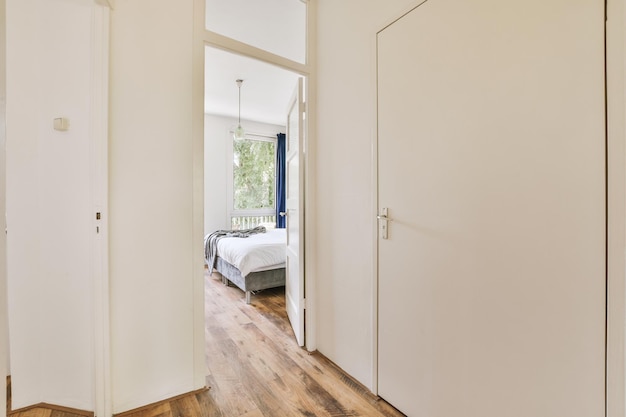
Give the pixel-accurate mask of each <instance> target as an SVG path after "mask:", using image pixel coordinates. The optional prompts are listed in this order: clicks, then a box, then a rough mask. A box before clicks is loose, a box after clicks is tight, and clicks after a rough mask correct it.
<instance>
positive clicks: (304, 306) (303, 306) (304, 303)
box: [302, 298, 306, 308]
mask: <svg viewBox="0 0 626 417" xmlns="http://www.w3.org/2000/svg"><path fill="white" fill-rule="evenodd" d="M302 308H306V298H303V299H302Z"/></svg>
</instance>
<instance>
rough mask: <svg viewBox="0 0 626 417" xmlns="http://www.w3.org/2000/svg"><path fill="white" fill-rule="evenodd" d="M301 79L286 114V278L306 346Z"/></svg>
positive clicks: (292, 315) (292, 317)
mask: <svg viewBox="0 0 626 417" xmlns="http://www.w3.org/2000/svg"><path fill="white" fill-rule="evenodd" d="M302 84H303V82H302V78H299V79H298V85H297V86H296V91H295V92H294V94H293V97H292V99H291V101H290V104H289V109H288V114H287V157H286V164H285V165H286V166H287V181H286V183H287V187H286V192H287V196H286V197H287V198H286V210H287V211H286V213H287V221H286V227H287V277H286V282H285V303H286V306H287V315H288V316H289V321H290V322H291V327H293V332H294V334H295V335H296V340H297V341H298V345H300V346H304V262H303V261H304V233H303V232H304V230H303V229H302V227H303V226H304V213H303V210H302V208H303V207H304V204H303V196H304V158H303V156H304V147H303V143H304V104H303V102H302V91H303V89H302V88H303V87H302Z"/></svg>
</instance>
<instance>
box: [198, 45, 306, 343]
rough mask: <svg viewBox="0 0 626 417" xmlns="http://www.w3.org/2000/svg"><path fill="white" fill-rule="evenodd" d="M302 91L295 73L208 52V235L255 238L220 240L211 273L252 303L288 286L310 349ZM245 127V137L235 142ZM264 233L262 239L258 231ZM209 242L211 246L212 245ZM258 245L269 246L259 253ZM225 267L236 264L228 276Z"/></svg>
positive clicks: (297, 326)
mask: <svg viewBox="0 0 626 417" xmlns="http://www.w3.org/2000/svg"><path fill="white" fill-rule="evenodd" d="M302 89H303V78H302V77H300V76H299V75H298V74H296V73H294V72H292V71H287V70H284V69H281V68H278V67H276V66H274V65H270V64H268V63H265V62H261V61H258V60H255V59H252V58H249V57H245V56H241V55H238V54H233V53H230V52H226V51H222V50H219V49H216V48H212V47H209V46H207V47H205V120H204V121H205V151H204V153H205V164H204V166H205V204H204V218H205V236H207V237H208V236H211V233H213V232H215V231H218V230H233V231H237V232H239V233H243V234H245V235H246V236H248V234H251V233H254V236H250V238H249V239H245V240H243V241H242V240H241V239H239V238H231V239H230V240H229V241H228V243H225V242H222V241H221V240H220V241H219V242H217V241H216V245H215V248H216V251H217V259H216V262H215V265H210V266H209V270H210V271H212V268H213V266H215V267H217V268H218V269H219V272H221V273H222V274H223V275H224V278H226V280H227V281H225V282H228V283H233V284H234V285H236V286H239V287H240V288H241V290H242V293H243V291H245V292H246V294H245V298H246V302H248V303H250V302H251V298H252V299H253V298H254V295H251V293H253V292H255V291H258V290H263V289H265V288H273V287H274V286H285V288H286V298H287V300H288V302H287V306H288V311H289V317H290V320H291V323H292V325H293V328H294V333H295V335H296V339H297V341H298V344H299V345H304V314H303V313H304V312H303V308H301V307H300V305H299V304H300V300H301V299H303V298H304V297H303V292H304V271H303V268H300V262H299V260H303V256H302V253H300V248H301V247H303V245H302V243H301V241H302V240H303V237H304V234H303V230H300V228H299V227H298V226H299V224H301V223H302V221H300V215H301V213H302V211H301V210H298V206H299V205H300V204H301V203H300V202H301V201H302V196H301V194H300V192H299V190H302V191H304V190H303V187H301V179H302V178H301V177H302V175H301V172H300V169H301V168H304V164H303V163H301V160H302V156H303V152H301V151H300V148H301V146H300V143H301V141H302V139H303V135H302V132H301V131H302V129H303V128H304V124H303V123H301V122H300V119H301V116H300V115H301V114H302V111H303V104H302V100H301V96H302V92H301V91H302ZM294 91H296V92H297V93H296V94H294ZM294 100H295V104H294ZM238 126H241V129H242V130H243V132H244V133H243V135H242V136H243V137H242V138H235V137H234V132H235V129H237V128H238ZM259 227H261V228H263V229H262V233H257V232H256V231H255V230H256V229H255V228H259ZM209 241H210V238H207V245H210V244H212V242H211V243H209ZM256 241H259V243H260V244H261V245H262V246H261V247H259V248H257V247H256V246H253V242H256ZM239 243H242V244H244V245H246V247H244V248H241V250H242V251H244V250H245V251H246V252H241V253H240V252H238V251H239V250H240V248H239V246H240V245H239ZM227 244H228V245H229V246H228V248H226V247H225V245H227ZM274 245H279V246H278V247H275V246H274ZM220 248H224V250H223V252H221V249H220ZM222 263H228V264H229V265H228V270H227V269H226V266H224V267H222ZM231 266H233V267H235V268H237V269H238V270H239V271H240V272H241V275H243V276H245V279H244V278H243V277H240V276H239V274H238V272H237V271H234V270H232V268H231ZM228 271H232V272H230V273H229V272H228ZM230 274H234V275H232V276H231V275H230ZM251 274H255V275H254V276H252V275H251ZM280 274H282V279H280V277H278V275H280ZM257 282H258V285H257ZM249 289H252V291H249Z"/></svg>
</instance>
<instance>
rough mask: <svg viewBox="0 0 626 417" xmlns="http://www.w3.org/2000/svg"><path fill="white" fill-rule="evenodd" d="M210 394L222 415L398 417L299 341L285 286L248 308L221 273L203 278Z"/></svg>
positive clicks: (256, 299) (257, 297) (265, 293)
mask: <svg viewBox="0 0 626 417" xmlns="http://www.w3.org/2000/svg"><path fill="white" fill-rule="evenodd" d="M205 303H206V307H205V312H206V338H207V346H206V358H207V367H208V377H207V385H208V386H210V387H211V390H209V392H208V393H207V395H208V396H209V397H211V398H212V399H213V403H214V405H215V406H217V407H218V409H219V410H220V411H219V413H221V414H215V415H223V416H225V417H249V416H253V417H261V416H262V417H278V416H290V417H291V416H307V417H308V416H318V417H339V416H364V417H365V416H367V417H377V416H384V417H399V416H402V415H403V414H401V413H400V412H398V411H397V410H395V409H394V408H393V407H391V406H389V405H388V404H387V403H385V402H384V401H382V400H380V399H378V398H376V397H375V396H373V395H372V394H371V393H369V391H368V390H367V389H365V388H364V387H363V386H362V385H361V384H359V383H358V382H356V381H355V380H353V379H352V378H350V377H349V376H348V375H346V374H345V373H344V372H343V371H341V369H339V368H338V367H337V366H335V365H334V364H333V363H332V362H330V361H329V360H328V359H326V358H325V357H324V356H322V355H320V354H318V353H314V354H310V353H309V352H307V351H306V350H305V349H302V348H300V347H298V346H297V343H296V341H295V337H294V335H293V331H292V330H291V327H290V325H289V320H288V318H287V313H286V310H285V295H284V287H281V288H275V289H269V290H263V291H261V292H259V293H258V294H255V295H253V296H252V303H251V304H250V305H247V304H246V303H245V301H244V298H243V292H242V291H240V290H239V289H238V288H236V287H226V286H224V285H223V284H222V283H221V280H220V278H219V274H217V273H214V274H213V276H205Z"/></svg>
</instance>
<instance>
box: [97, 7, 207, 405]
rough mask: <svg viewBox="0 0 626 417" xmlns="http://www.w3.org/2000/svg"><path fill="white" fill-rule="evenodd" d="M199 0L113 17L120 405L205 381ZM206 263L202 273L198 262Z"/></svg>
mask: <svg viewBox="0 0 626 417" xmlns="http://www.w3.org/2000/svg"><path fill="white" fill-rule="evenodd" d="M192 40H193V1H192V0H184V1H171V0H157V1H154V0H134V1H121V2H117V3H116V6H115V10H113V12H112V13H111V72H110V88H111V90H110V92H111V96H110V103H111V106H110V108H111V111H110V144H109V145H110V149H109V159H110V164H109V193H110V195H109V197H110V200H109V202H110V223H109V226H110V229H109V231H110V274H111V275H110V280H111V345H112V352H111V360H112V384H113V392H112V394H113V411H114V413H118V412H121V411H126V410H129V409H132V408H135V407H138V406H142V405H145V404H149V403H152V402H155V401H159V400H162V399H164V398H168V397H171V396H174V395H178V394H182V393H185V392H188V391H191V390H193V389H197V388H201V387H198V386H196V384H195V383H194V381H195V380H196V379H194V372H196V369H195V366H196V365H197V358H196V359H194V343H195V342H194V314H193V300H194V298H193V281H194V280H196V279H198V280H202V276H201V275H199V276H197V277H195V276H193V275H194V274H193V271H194V270H196V271H200V270H201V268H202V267H201V265H202V258H201V256H198V257H197V259H196V257H194V256H192V255H193V248H192V243H193V238H194V237H193V231H192V229H193V206H192V197H193V192H192V173H193V153H192V149H193V140H192V95H193V91H192ZM196 263H197V265H199V268H197V269H195V267H194V264H196Z"/></svg>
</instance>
